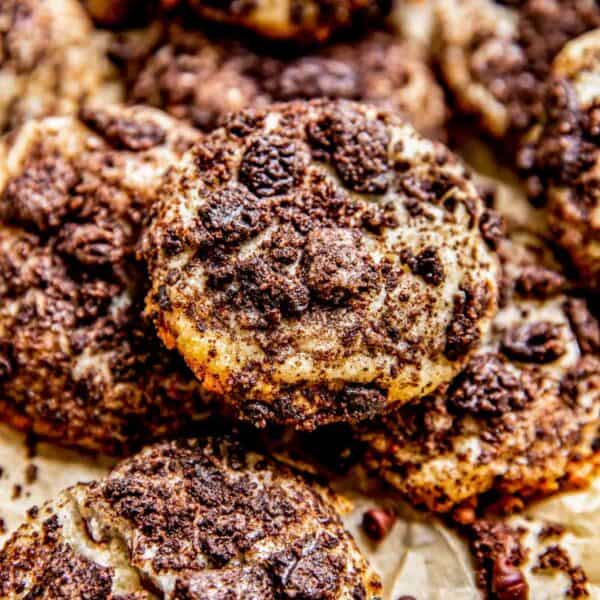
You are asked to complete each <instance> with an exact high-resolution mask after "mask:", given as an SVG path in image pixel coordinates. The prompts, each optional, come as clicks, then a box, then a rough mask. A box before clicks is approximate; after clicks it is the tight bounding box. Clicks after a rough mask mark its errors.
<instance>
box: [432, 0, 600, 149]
mask: <svg viewBox="0 0 600 600" xmlns="http://www.w3.org/2000/svg"><path fill="white" fill-rule="evenodd" d="M436 21H437V26H436V28H437V36H436V37H435V39H436V40H437V44H438V48H437V55H438V60H439V64H440V70H441V73H442V76H443V77H444V79H445V81H446V83H447V85H448V87H449V88H450V90H451V91H452V94H453V96H454V99H455V101H456V104H457V105H458V107H459V109H461V110H462V111H464V112H466V113H468V114H471V115H474V116H475V117H476V119H477V120H478V121H479V122H480V125H481V127H482V129H483V130H484V131H485V132H486V133H488V134H490V135H492V136H493V137H495V138H508V139H509V140H510V141H511V142H514V141H515V138H517V139H518V137H520V135H521V134H523V133H524V132H525V131H526V130H527V129H528V127H529V126H530V125H531V124H532V122H534V121H535V120H536V119H537V118H538V117H539V116H540V115H541V113H542V98H543V95H544V82H545V81H546V79H547V77H548V73H549V70H550V65H551V63H552V60H553V58H554V57H555V56H556V54H557V53H558V52H559V51H560V50H561V48H562V47H563V46H564V44H565V43H566V42H568V41H569V40H571V39H573V38H575V37H576V36H578V35H580V34H581V33H583V32H585V31H589V30H590V29H594V28H595V27H600V7H599V5H598V3H597V2H596V1H595V0H548V1H544V2H540V1H539V0H523V1H522V2H516V3H510V2H507V3H500V2H495V1H494V0H443V1H442V2H440V3H439V5H438V14H437V19H436Z"/></svg>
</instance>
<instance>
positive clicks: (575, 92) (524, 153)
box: [519, 30, 600, 294]
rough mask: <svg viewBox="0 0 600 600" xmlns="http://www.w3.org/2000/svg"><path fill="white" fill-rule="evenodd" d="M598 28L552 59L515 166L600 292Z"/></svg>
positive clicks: (587, 281) (590, 284) (557, 238)
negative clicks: (537, 114)
mask: <svg viewBox="0 0 600 600" xmlns="http://www.w3.org/2000/svg"><path fill="white" fill-rule="evenodd" d="M599 73H600V31H598V30H596V31H593V32H590V33H587V34H585V35H583V36H581V37H579V38H577V39H576V40H574V41H572V42H570V43H569V44H567V46H565V48H564V49H563V50H562V52H561V53H560V54H559V55H558V56H557V57H556V59H555V61H554V65H553V68H552V77H551V78H550V81H549V84H548V88H547V93H546V95H545V99H544V119H543V120H542V121H541V123H540V124H538V125H537V126H536V127H534V128H533V129H532V131H531V133H530V135H529V137H528V138H527V139H526V140H525V141H524V143H523V144H522V147H521V150H520V154H519V166H520V168H521V170H522V173H523V175H524V176H525V177H526V178H527V184H528V192H529V195H530V196H531V197H532V198H533V199H534V201H535V202H536V203H537V204H539V205H542V206H544V207H545V212H546V216H547V220H548V226H549V228H550V231H551V233H552V235H553V237H554V239H555V241H556V242H557V243H558V244H559V245H560V246H562V247H563V248H564V249H565V250H566V252H567V254H568V256H569V257H570V259H571V261H572V263H573V265H574V266H575V269H576V271H577V272H578V273H579V276H580V280H581V282H582V284H583V285H584V286H585V287H587V288H589V289H590V290H591V291H592V292H593V293H596V294H597V293H598V292H600V200H599V199H598V191H597V189H598V182H599V177H600V145H599V144H598V124H597V121H596V120H598V122H599V123H600V85H599V84H598V83H597V81H596V79H595V78H597V76H598V74H599Z"/></svg>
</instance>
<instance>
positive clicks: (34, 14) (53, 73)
mask: <svg viewBox="0 0 600 600" xmlns="http://www.w3.org/2000/svg"><path fill="white" fill-rule="evenodd" d="M106 48H107V40H106V39H105V38H103V37H102V35H100V34H98V33H96V32H94V30H93V27H92V24H91V22H90V20H89V18H88V16H87V15H86V13H85V11H84V10H83V8H82V7H81V6H80V4H79V2H77V1H76V0H3V2H2V3H1V4H0V133H4V132H5V131H7V130H9V129H11V128H13V127H15V126H16V125H18V124H20V123H22V122H24V121H25V120H27V119H31V118H35V117H43V116H46V115H51V114H52V115H56V114H64V113H74V112H76V111H77V110H78V108H79V106H80V105H81V103H82V102H83V101H85V100H88V99H91V100H95V101H100V102H107V103H108V102H114V101H118V100H119V99H120V98H121V96H122V90H121V86H120V83H119V82H118V78H117V73H116V70H115V69H114V67H113V66H112V65H111V64H110V62H109V61H108V59H107V57H106V54H105V52H106Z"/></svg>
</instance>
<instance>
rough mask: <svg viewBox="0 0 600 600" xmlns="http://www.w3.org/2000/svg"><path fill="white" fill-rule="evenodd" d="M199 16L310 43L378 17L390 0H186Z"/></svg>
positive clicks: (276, 36)
mask: <svg viewBox="0 0 600 600" xmlns="http://www.w3.org/2000/svg"><path fill="white" fill-rule="evenodd" d="M187 3H188V4H189V5H190V6H191V7H192V9H194V10H195V11H196V12H197V13H198V14H199V15H200V16H202V17H204V18H206V19H211V20H214V21H218V22H222V23H228V24H231V25H236V26H239V27H243V28H246V29H248V30H250V31H252V32H254V33H257V34H259V35H262V36H265V37H268V38H273V39H278V40H294V41H300V42H303V43H308V44H314V43H318V42H323V41H325V40H326V39H328V38H330V37H331V36H332V35H334V34H335V33H338V32H339V31H342V30H344V29H349V28H351V27H356V26H362V25H364V24H365V23H368V22H377V21H379V20H381V19H382V18H383V17H384V16H385V15H386V14H387V13H388V12H389V10H390V8H391V1H390V0H335V1H332V0H281V1H278V2H273V1H272V0H240V1H236V2H224V3H223V2H214V0H187Z"/></svg>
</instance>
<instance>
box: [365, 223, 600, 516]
mask: <svg viewBox="0 0 600 600" xmlns="http://www.w3.org/2000/svg"><path fill="white" fill-rule="evenodd" d="M499 253H500V255H501V257H502V279H501V292H502V295H501V301H500V309H499V311H498V313H497V315H496V316H495V317H494V322H493V324H492V328H491V331H490V334H489V335H488V336H487V337H486V339H485V340H484V343H483V345H482V346H481V348H480V349H478V351H477V352H476V353H475V355H474V356H473V357H472V358H471V359H470V360H469V362H468V363H467V365H466V367H465V368H464V370H463V371H462V372H461V373H460V374H459V375H458V376H457V377H456V378H455V379H454V380H453V381H452V382H451V383H449V384H445V385H443V386H441V387H440V388H439V389H438V390H437V391H436V392H435V393H433V394H430V395H428V396H427V397H425V398H423V399H421V400H420V401H419V402H416V403H414V404H411V405H408V406H405V407H402V408H401V409H400V410H398V411H396V412H395V413H392V414H391V415H389V416H386V417H385V418H383V419H382V420H381V421H380V422H379V423H378V424H373V425H370V426H368V427H366V428H365V430H364V431H363V433H362V436H361V437H362V440H363V441H364V442H365V443H366V446H367V450H366V457H365V462H366V464H367V466H368V468H369V469H370V470H371V471H372V472H375V473H377V474H379V475H380V476H381V477H382V478H383V479H384V480H385V481H387V482H388V483H389V484H391V485H392V486H393V487H395V488H397V489H398V490H399V491H400V492H401V493H402V494H403V495H404V496H405V497H406V498H407V499H409V500H410V501H411V502H412V503H414V504H416V505H421V506H426V507H427V508H429V509H430V510H432V511H436V512H447V511H449V510H452V509H456V508H457V507H459V508H465V509H467V511H468V513H470V512H471V511H472V510H473V509H475V508H476V507H477V504H478V500H479V497H480V496H482V495H484V494H486V493H487V494H489V495H492V496H494V495H495V496H496V497H498V496H502V495H515V496H520V497H523V498H529V497H539V496H543V495H546V494H548V493H550V492H554V491H556V490H558V489H560V488H562V487H568V486H570V485H579V484H581V483H584V482H586V481H589V479H590V477H591V476H592V475H593V473H594V471H595V470H596V468H597V466H598V461H599V456H598V448H599V446H598V444H599V436H600V360H599V352H600V326H599V324H598V322H597V321H596V319H595V318H594V317H593V316H592V315H591V313H590V311H589V308H588V306H587V304H586V301H585V300H584V299H583V298H579V297H577V296H575V295H574V294H572V293H571V292H570V291H569V286H568V284H567V281H566V279H565V278H564V277H563V276H562V275H561V274H560V272H558V271H555V270H554V268H553V266H552V265H550V266H544V255H545V250H544V248H543V247H540V241H539V240H536V239H535V238H531V237H530V235H529V234H520V235H519V234H516V233H515V234H513V237H512V239H511V240H507V241H504V242H502V243H501V245H500V249H499ZM458 514H459V515H460V514H462V513H461V511H460V510H459V511H458ZM460 518H461V519H462V518H464V514H462V516H461V517H460Z"/></svg>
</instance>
